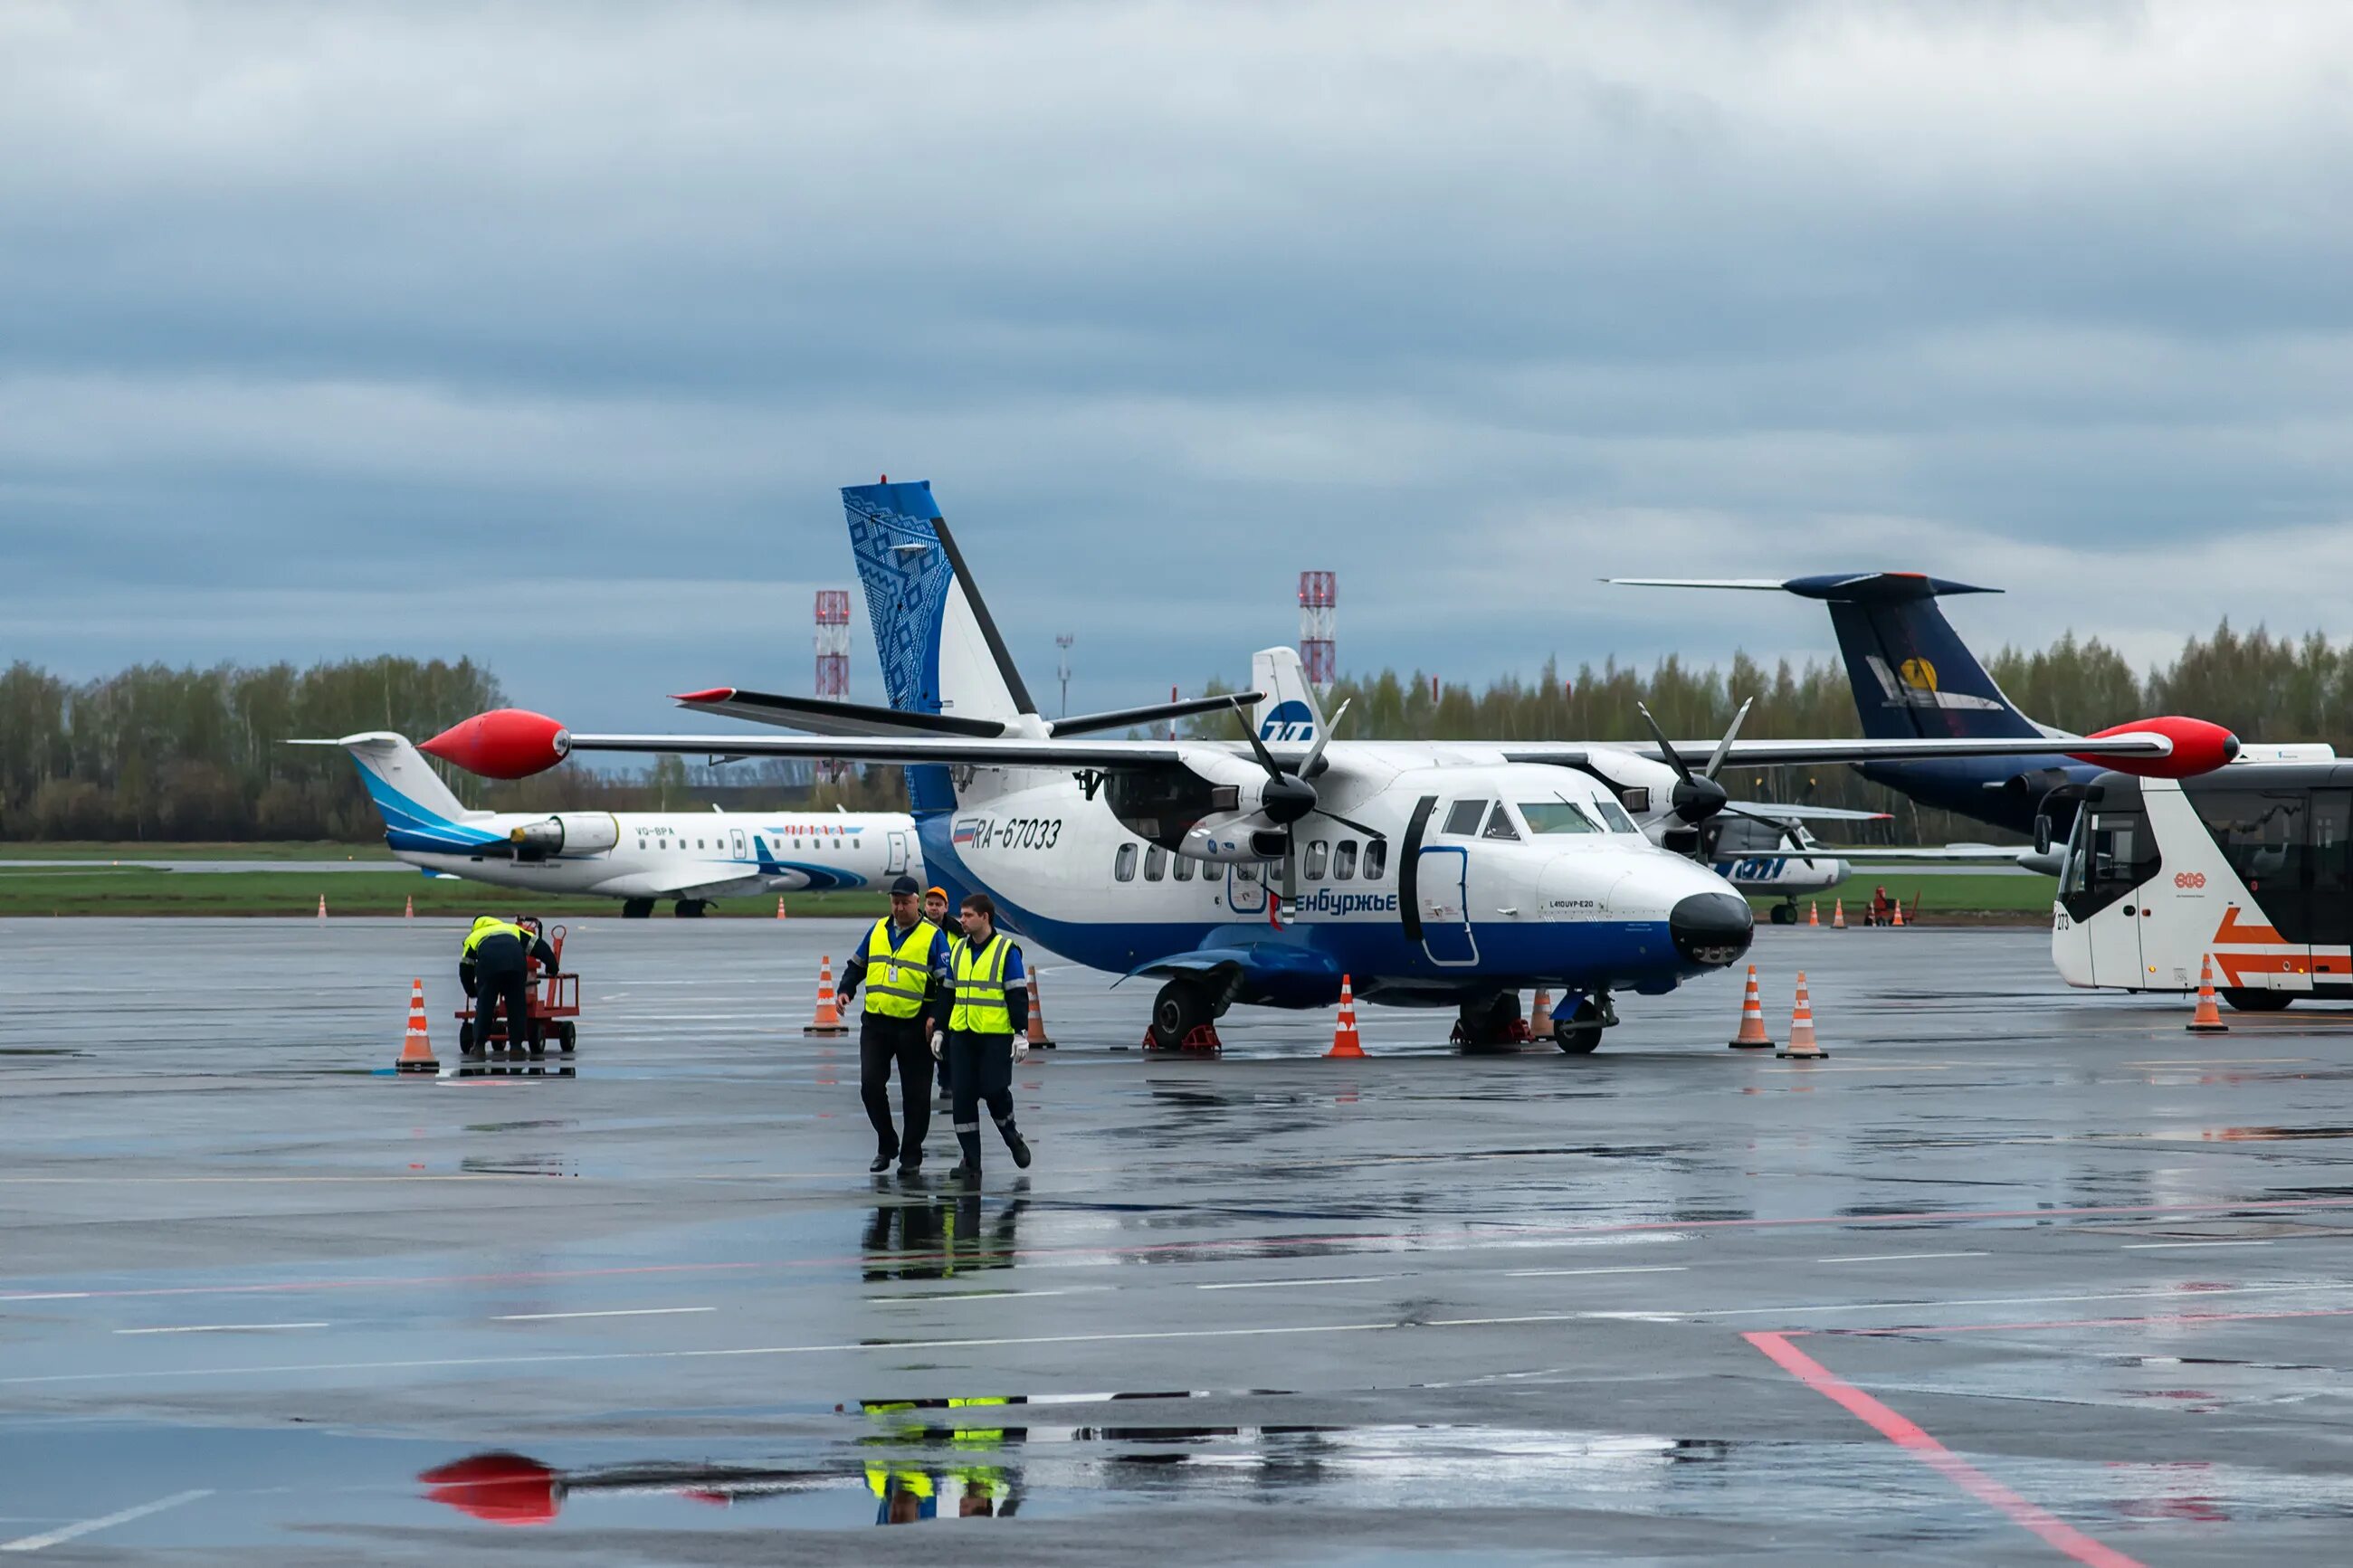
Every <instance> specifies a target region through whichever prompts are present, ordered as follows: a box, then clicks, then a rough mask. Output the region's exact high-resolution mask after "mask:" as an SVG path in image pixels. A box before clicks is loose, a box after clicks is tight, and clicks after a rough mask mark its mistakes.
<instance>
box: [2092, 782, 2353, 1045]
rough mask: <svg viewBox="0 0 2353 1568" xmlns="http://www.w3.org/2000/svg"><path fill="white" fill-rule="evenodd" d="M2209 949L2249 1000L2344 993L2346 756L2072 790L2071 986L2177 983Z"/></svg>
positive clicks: (2179, 986) (2220, 984) (2243, 1004)
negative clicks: (2075, 798)
mask: <svg viewBox="0 0 2353 1568" xmlns="http://www.w3.org/2000/svg"><path fill="white" fill-rule="evenodd" d="M2209 954H2211V955H2212V957H2213V960H2214V984H2215V986H2216V988H2217V989H2218V990H2220V991H2221V994H2222V998H2223V1000H2225V1001H2227V1002H2229V1003H2230V1004H2231V1005H2232V1006H2234V1007H2237V1008H2240V1009H2242V1010H2244V1011H2250V1012H2270V1011H2273V1010H2275V1009H2277V1008H2281V1007H2284V1006H2286V1005H2289V1004H2290V1003H2292V1002H2294V1001H2295V999H2296V998H2297V997H2299V996H2317V997H2328V998H2335V999H2341V1000H2353V762H2319V763H2256V764H2254V765H2248V764H2245V763H2242V764H2240V765H2238V766H2234V767H2226V768H2220V769H2217V770H2216V771H2214V772H2213V773H2206V774H2203V775H2201V776H2200V777H2196V778H2188V779H2143V778H2135V777H2132V776H2131V775H2129V774H2126V773H2102V774H2100V775H2099V776H2098V777H2097V778H2095V779H2094V780H2093V781H2092V782H2091V783H2090V784H2086V785H2084V786H2082V798H2081V804H2080V806H2079V809H2077V811H2076V813H2075V822H2074V830H2073V834H2072V835H2071V836H2070V837H2069V839H2068V842H2067V851H2066V855H2065V857H2064V858H2063V861H2062V864H2061V868H2060V875H2059V895H2058V901H2057V904H2056V906H2055V908H2054V909H2053V910H2052V930H2051V956H2052V960H2053V961H2054V962H2055V963H2057V964H2058V966H2059V973H2060V976H2061V978H2063V980H2065V981H2066V982H2067V984H2070V985H2082V986H2094V987H2098V988H2100V989H2103V990H2106V989H2111V988H2113V989H2117V990H2124V991H2172V992H2179V991H2187V990H2190V989H2192V988H2194V987H2195V986H2196V985H2197V984H2198V973H2199V966H2200V962H2201V961H2202V960H2203V959H2204V958H2205V957H2206V956H2207V955H2209Z"/></svg>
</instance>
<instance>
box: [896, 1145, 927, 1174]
mask: <svg viewBox="0 0 2353 1568" xmlns="http://www.w3.org/2000/svg"><path fill="white" fill-rule="evenodd" d="M922 1171H923V1151H922V1150H921V1149H918V1150H916V1151H915V1152H913V1153H912V1154H910V1155H908V1156H907V1157H906V1158H905V1159H903V1160H902V1161H900V1162H899V1173H900V1174H901V1175H902V1176H913V1175H916V1174H919V1173H921V1172H922Z"/></svg>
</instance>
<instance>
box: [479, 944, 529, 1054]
mask: <svg viewBox="0 0 2353 1568" xmlns="http://www.w3.org/2000/svg"><path fill="white" fill-rule="evenodd" d="M501 1005H504V1006H505V1007H506V1014H507V1045H508V1046H509V1047H512V1048H516V1049H520V1048H521V1047H523V1046H525V1045H527V1044H529V1043H530V1040H531V974H530V971H529V970H528V969H526V968H524V967H522V966H521V965H516V966H514V967H512V968H498V969H493V968H491V966H489V965H488V964H485V965H483V966H482V967H481V968H480V969H478V970H476V971H475V972H474V1048H475V1049H476V1050H484V1049H487V1048H488V1047H489V1046H490V1042H491V1020H492V1019H493V1018H495V1017H497V1016H498V1012H499V1008H500V1006H501Z"/></svg>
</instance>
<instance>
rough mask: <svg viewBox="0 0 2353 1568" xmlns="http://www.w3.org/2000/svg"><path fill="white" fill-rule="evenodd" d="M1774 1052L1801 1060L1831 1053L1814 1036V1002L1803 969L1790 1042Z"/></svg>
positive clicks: (1813, 1058)
mask: <svg viewBox="0 0 2353 1568" xmlns="http://www.w3.org/2000/svg"><path fill="white" fill-rule="evenodd" d="M1773 1054H1774V1055H1775V1056H1777V1057H1795V1058H1798V1059H1799V1060H1800V1061H1813V1060H1815V1059H1816V1058H1820V1057H1826V1056H1828V1055H1830V1052H1828V1051H1826V1050H1824V1049H1822V1047H1821V1044H1820V1042H1819V1041H1817V1040H1816V1039H1815V1038H1814V1004H1813V1002H1812V1000H1811V999H1810V998H1809V997H1808V996H1807V994H1806V972H1805V971H1804V970H1802V969H1800V970H1799V971H1798V1005H1797V1008H1796V1010H1795V1011H1793V1012H1792V1013H1791V1014H1790V1015H1789V1043H1788V1045H1786V1046H1783V1047H1781V1048H1780V1049H1779V1050H1778V1051H1775V1052H1774V1053H1773Z"/></svg>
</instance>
